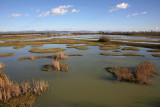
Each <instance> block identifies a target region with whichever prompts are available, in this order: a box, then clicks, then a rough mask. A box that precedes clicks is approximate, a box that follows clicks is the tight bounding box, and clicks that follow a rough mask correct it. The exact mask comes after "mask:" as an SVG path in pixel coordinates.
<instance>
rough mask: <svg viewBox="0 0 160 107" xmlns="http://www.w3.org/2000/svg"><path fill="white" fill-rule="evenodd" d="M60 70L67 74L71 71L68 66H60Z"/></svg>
mask: <svg viewBox="0 0 160 107" xmlns="http://www.w3.org/2000/svg"><path fill="white" fill-rule="evenodd" d="M60 70H61V71H65V72H67V71H69V68H68V67H67V64H60Z"/></svg>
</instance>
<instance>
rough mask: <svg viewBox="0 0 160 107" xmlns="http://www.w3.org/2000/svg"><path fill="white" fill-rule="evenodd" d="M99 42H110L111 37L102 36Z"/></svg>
mask: <svg viewBox="0 0 160 107" xmlns="http://www.w3.org/2000/svg"><path fill="white" fill-rule="evenodd" d="M98 41H99V42H110V38H109V37H108V36H100V37H99V40H98Z"/></svg>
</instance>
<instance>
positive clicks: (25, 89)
mask: <svg viewBox="0 0 160 107" xmlns="http://www.w3.org/2000/svg"><path fill="white" fill-rule="evenodd" d="M47 89H48V83H47V82H46V81H44V80H40V81H33V82H31V83H30V82H21V83H20V85H19V84H18V83H16V82H13V81H10V80H9V79H8V77H7V76H6V75H5V74H3V73H2V72H1V73H0V102H1V103H6V102H9V101H10V99H11V100H13V99H14V98H18V97H21V96H24V97H25V96H26V95H28V94H30V95H40V94H42V93H43V92H45V91H46V90H47ZM19 100H21V99H19ZM23 103H24V104H26V103H25V102H23ZM0 106H1V104H0Z"/></svg>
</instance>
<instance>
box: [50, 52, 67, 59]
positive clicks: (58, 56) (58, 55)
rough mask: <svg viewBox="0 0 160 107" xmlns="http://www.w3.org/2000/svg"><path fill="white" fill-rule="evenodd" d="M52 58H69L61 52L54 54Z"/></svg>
mask: <svg viewBox="0 0 160 107" xmlns="http://www.w3.org/2000/svg"><path fill="white" fill-rule="evenodd" d="M52 58H54V59H56V60H58V59H61V60H64V59H67V58H68V55H66V54H64V53H62V52H60V53H56V54H54V55H52Z"/></svg>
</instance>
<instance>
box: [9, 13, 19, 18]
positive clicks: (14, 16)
mask: <svg viewBox="0 0 160 107" xmlns="http://www.w3.org/2000/svg"><path fill="white" fill-rule="evenodd" d="M19 16H21V14H15V13H13V14H12V15H10V16H8V17H9V18H16V17H19Z"/></svg>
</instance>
